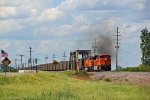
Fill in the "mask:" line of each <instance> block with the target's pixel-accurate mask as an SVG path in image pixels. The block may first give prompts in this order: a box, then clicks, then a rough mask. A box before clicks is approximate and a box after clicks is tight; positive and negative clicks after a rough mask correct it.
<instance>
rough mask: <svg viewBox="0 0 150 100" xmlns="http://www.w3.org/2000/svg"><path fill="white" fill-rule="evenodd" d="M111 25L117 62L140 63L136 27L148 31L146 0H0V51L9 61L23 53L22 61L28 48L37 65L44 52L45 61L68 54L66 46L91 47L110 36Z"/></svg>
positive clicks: (149, 13) (149, 17) (149, 12)
mask: <svg viewBox="0 0 150 100" xmlns="http://www.w3.org/2000/svg"><path fill="white" fill-rule="evenodd" d="M117 26H118V27H119V32H120V34H121V36H120V39H121V40H120V49H119V65H120V66H123V67H127V66H136V65H138V64H140V63H141V61H140V58H141V53H140V31H141V29H143V28H145V27H147V29H149V30H150V1H149V0H0V49H2V50H5V51H6V52H8V54H9V58H10V59H11V60H13V59H15V58H17V59H18V60H19V59H20V57H19V56H18V55H19V54H23V55H25V57H24V58H23V59H24V62H25V61H26V62H27V58H28V57H29V52H28V51H29V47H30V46H31V47H32V48H33V51H34V52H33V56H34V57H35V58H39V59H41V61H40V63H44V57H45V55H47V56H48V58H49V59H48V60H49V62H50V61H51V60H52V55H53V54H55V55H56V57H57V60H61V59H62V54H63V52H64V51H65V52H66V53H67V56H68V57H69V52H70V51H72V50H76V49H91V47H92V42H94V40H95V38H97V39H98V37H99V35H100V34H106V33H108V34H109V36H110V37H112V38H113V39H115V37H114V36H113V34H115V33H116V28H117ZM106 41H107V40H106ZM114 44H115V40H114ZM18 63H20V62H19V61H18ZM12 64H14V62H12ZM112 64H113V65H115V59H113V61H112Z"/></svg>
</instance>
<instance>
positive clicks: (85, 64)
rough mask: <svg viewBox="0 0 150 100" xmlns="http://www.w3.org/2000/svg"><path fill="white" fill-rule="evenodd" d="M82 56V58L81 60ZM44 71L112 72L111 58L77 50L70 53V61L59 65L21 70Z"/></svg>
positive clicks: (38, 66)
mask: <svg viewBox="0 0 150 100" xmlns="http://www.w3.org/2000/svg"><path fill="white" fill-rule="evenodd" d="M79 55H81V57H82V58H79ZM35 68H37V70H42V71H62V70H80V69H84V70H87V71H101V70H102V71H111V56H110V55H108V54H102V55H96V56H92V51H91V50H76V51H73V52H72V51H71V52H70V60H69V61H60V62H57V63H54V62H53V63H48V64H41V65H36V66H32V67H25V68H20V69H26V70H34V69H35Z"/></svg>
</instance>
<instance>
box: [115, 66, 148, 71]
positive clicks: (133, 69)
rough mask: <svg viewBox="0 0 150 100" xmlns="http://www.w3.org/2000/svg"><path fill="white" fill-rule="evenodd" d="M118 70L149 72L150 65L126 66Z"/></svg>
mask: <svg viewBox="0 0 150 100" xmlns="http://www.w3.org/2000/svg"><path fill="white" fill-rule="evenodd" d="M115 71H116V70H115ZM118 71H128V72H150V66H143V65H140V66H139V67H127V68H121V69H119V70H118Z"/></svg>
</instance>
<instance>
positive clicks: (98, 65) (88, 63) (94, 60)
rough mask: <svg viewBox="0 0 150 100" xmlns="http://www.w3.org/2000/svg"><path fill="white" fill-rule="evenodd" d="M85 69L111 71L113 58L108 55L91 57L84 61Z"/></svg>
mask: <svg viewBox="0 0 150 100" xmlns="http://www.w3.org/2000/svg"><path fill="white" fill-rule="evenodd" d="M83 68H84V69H85V70H88V71H94V70H97V71H100V70H102V71H111V56H110V55H107V54H103V55H96V56H89V57H87V58H85V59H84V64H83Z"/></svg>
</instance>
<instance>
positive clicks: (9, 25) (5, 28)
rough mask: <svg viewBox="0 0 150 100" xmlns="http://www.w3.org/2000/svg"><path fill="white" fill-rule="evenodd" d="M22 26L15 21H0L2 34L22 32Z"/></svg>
mask: <svg viewBox="0 0 150 100" xmlns="http://www.w3.org/2000/svg"><path fill="white" fill-rule="evenodd" d="M21 29H22V26H21V25H20V24H19V23H18V22H17V21H15V20H2V21H1V20H0V31H1V32H0V34H5V33H7V32H13V31H16V30H21Z"/></svg>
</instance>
